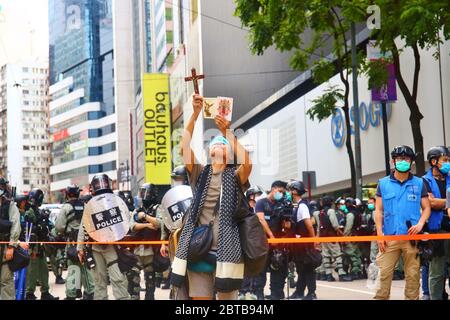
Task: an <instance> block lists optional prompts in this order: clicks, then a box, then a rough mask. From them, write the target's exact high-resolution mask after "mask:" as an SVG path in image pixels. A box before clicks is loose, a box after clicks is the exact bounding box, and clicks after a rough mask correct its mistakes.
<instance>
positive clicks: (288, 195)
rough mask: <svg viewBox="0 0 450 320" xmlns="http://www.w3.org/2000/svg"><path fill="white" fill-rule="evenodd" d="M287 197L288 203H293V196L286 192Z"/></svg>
mask: <svg viewBox="0 0 450 320" xmlns="http://www.w3.org/2000/svg"><path fill="white" fill-rule="evenodd" d="M285 195H286V200H287V201H292V195H291V194H290V193H289V192H286V193H285Z"/></svg>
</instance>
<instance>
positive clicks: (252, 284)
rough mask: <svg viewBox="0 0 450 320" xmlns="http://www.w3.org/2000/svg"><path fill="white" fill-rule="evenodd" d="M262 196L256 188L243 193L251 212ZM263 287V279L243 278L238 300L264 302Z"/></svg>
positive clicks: (253, 187) (252, 187)
mask: <svg viewBox="0 0 450 320" xmlns="http://www.w3.org/2000/svg"><path fill="white" fill-rule="evenodd" d="M262 194H263V191H262V190H261V189H260V188H259V187H257V186H251V187H250V188H248V190H247V191H246V192H245V198H246V199H247V201H248V204H249V205H250V208H251V209H252V210H253V212H254V211H255V206H256V199H257V198H258V197H260V196H261V195H262ZM264 272H265V271H264ZM264 285H265V281H264V277H261V276H256V277H244V280H243V282H242V289H241V290H240V292H239V296H238V300H264Z"/></svg>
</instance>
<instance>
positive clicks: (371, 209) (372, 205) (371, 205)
mask: <svg viewBox="0 0 450 320" xmlns="http://www.w3.org/2000/svg"><path fill="white" fill-rule="evenodd" d="M367 208H368V209H369V210H370V211H373V210H375V205H374V204H373V203H369V204H368V205H367Z"/></svg>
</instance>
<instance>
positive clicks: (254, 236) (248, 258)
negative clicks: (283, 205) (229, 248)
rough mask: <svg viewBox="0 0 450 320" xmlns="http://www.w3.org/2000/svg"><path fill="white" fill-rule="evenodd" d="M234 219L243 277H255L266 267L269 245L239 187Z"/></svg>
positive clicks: (256, 217) (259, 223) (257, 219)
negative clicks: (240, 251)
mask: <svg viewBox="0 0 450 320" xmlns="http://www.w3.org/2000/svg"><path fill="white" fill-rule="evenodd" d="M234 219H235V221H236V223H237V225H238V228H239V238H240V240H241V247H242V256H243V258H244V276H245V277H254V276H257V275H258V274H260V273H261V272H262V271H263V270H264V268H265V267H266V263H267V257H268V255H269V243H268V241H267V236H266V232H265V231H264V229H263V227H262V224H261V222H260V221H259V218H258V216H257V215H256V214H255V213H254V212H253V210H252V209H251V207H250V205H249V203H248V201H247V198H246V197H245V196H244V193H243V192H242V189H241V188H240V187H239V188H238V205H237V207H236V211H235V213H234Z"/></svg>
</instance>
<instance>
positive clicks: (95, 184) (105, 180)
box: [91, 173, 112, 195]
mask: <svg viewBox="0 0 450 320" xmlns="http://www.w3.org/2000/svg"><path fill="white" fill-rule="evenodd" d="M91 192H92V194H93V195H97V194H101V193H106V192H109V193H112V180H111V178H110V177H108V175H107V174H105V173H102V174H96V175H95V176H94V177H93V178H92V181H91Z"/></svg>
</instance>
